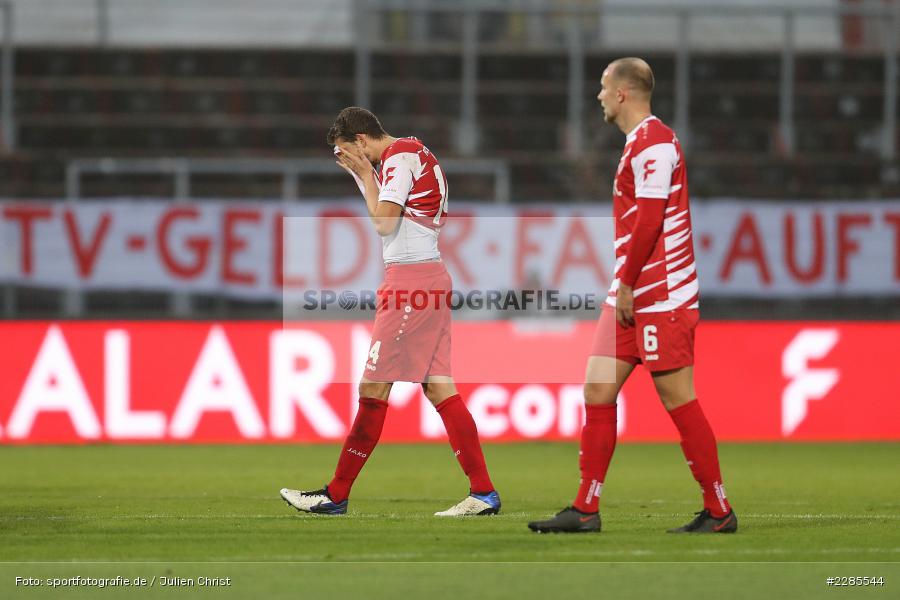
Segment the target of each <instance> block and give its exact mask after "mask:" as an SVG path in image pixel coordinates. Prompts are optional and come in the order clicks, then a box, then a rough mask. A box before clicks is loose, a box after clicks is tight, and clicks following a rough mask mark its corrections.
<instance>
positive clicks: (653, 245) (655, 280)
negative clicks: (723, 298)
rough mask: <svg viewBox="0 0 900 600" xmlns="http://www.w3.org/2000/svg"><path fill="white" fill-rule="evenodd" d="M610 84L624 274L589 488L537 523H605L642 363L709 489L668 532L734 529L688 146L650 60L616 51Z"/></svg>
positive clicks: (589, 412) (587, 396)
mask: <svg viewBox="0 0 900 600" xmlns="http://www.w3.org/2000/svg"><path fill="white" fill-rule="evenodd" d="M600 85H601V89H600V93H599V95H598V96H597V99H598V100H599V101H600V104H601V105H602V107H603V117H604V120H605V121H606V122H607V123H615V124H616V125H617V126H618V127H619V129H621V130H622V132H623V133H625V134H626V136H627V137H626V140H625V150H624V152H623V153H622V159H621V160H620V161H619V166H618V170H617V171H616V177H615V181H614V187H613V216H614V218H615V230H616V231H615V234H616V241H615V250H616V265H615V275H616V277H615V279H614V280H613V283H612V285H611V286H610V289H609V295H608V297H607V300H606V303H605V305H604V306H603V309H602V310H601V314H600V320H599V322H598V325H597V330H596V333H595V337H594V344H593V349H592V351H591V356H590V357H589V358H588V364H587V373H586V376H585V386H584V400H585V412H586V419H585V425H584V428H583V429H582V431H581V452H580V455H579V464H580V468H581V484H580V487H579V488H578V493H577V494H576V496H575V501H574V502H573V503H572V506H570V507H568V508H565V509H563V510H562V511H560V512H559V513H558V514H557V515H556V516H555V517H553V518H551V519H548V520H546V521H534V522H531V523H529V524H528V527H529V528H530V529H531V530H533V531H538V532H542V533H544V532H554V533H555V532H582V531H600V512H599V501H600V492H601V490H602V489H603V482H604V479H605V478H606V471H607V468H608V467H609V463H610V460H611V459H612V455H613V450H614V449H615V447H616V397H617V396H618V393H619V390H620V389H621V387H622V385H623V384H624V383H625V381H626V380H627V379H628V376H629V375H630V374H631V372H632V370H634V367H635V365H637V364H639V363H643V364H644V367H645V368H646V369H647V370H648V371H650V375H651V376H652V378H653V383H654V386H655V387H656V391H657V393H658V394H659V398H660V400H661V401H662V403H663V406H664V407H665V408H666V410H667V411H668V412H669V416H670V417H671V418H672V421H673V422H674V423H675V426H676V427H677V429H678V432H679V434H680V435H681V449H682V451H683V452H684V456H685V458H686V459H687V463H688V465H689V466H690V469H691V472H692V473H693V475H694V479H696V480H697V482H698V483H699V484H700V488H701V490H702V492H703V510H702V511H700V512H699V513H697V516H696V518H695V519H694V520H692V521H691V522H690V523H688V524H686V525H684V526H683V527H679V528H676V529H670V530H669V532H670V533H694V532H696V533H712V532H719V533H731V532H734V531H736V530H737V517H736V516H735V514H734V511H733V510H732V509H731V506H730V505H729V504H728V500H727V499H726V497H725V488H724V487H722V476H721V474H720V472H719V458H718V454H717V451H716V438H715V436H714V435H713V431H712V429H711V428H710V426H709V423H708V422H707V420H706V417H705V416H704V414H703V409H702V408H701V407H700V403H699V402H698V400H697V395H696V393H695V392H694V369H693V364H694V328H695V327H696V325H697V320H698V317H699V301H698V295H699V286H698V281H697V272H696V268H695V266H694V248H693V240H692V237H691V213H690V207H689V204H688V189H687V172H686V169H685V164H684V157H683V156H682V153H681V145H680V144H679V142H678V138H677V137H675V134H674V133H673V132H672V130H671V129H669V128H668V127H666V125H664V124H663V122H662V121H660V120H659V119H658V118H656V117H655V116H653V114H652V113H651V111H650V97H651V94H652V92H653V72H652V71H651V70H650V66H649V65H648V64H647V63H646V62H644V61H643V60H641V59H639V58H621V59H618V60H615V61H613V62H612V63H611V64H610V65H609V66H608V67H607V68H606V70H605V71H604V72H603V77H602V78H601V80H600Z"/></svg>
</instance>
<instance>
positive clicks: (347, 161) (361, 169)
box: [335, 148, 372, 179]
mask: <svg viewBox="0 0 900 600" xmlns="http://www.w3.org/2000/svg"><path fill="white" fill-rule="evenodd" d="M335 156H337V164H338V166H339V167H341V168H343V169H345V170H346V171H348V172H350V173H355V174H356V176H357V177H359V178H360V179H363V178H364V177H366V176H368V175H369V173H371V172H372V163H370V162H369V159H367V158H366V157H365V156H363V155H362V152H360V151H359V150H358V149H356V148H354V149H353V150H342V151H341V153H340V154H337V155H335Z"/></svg>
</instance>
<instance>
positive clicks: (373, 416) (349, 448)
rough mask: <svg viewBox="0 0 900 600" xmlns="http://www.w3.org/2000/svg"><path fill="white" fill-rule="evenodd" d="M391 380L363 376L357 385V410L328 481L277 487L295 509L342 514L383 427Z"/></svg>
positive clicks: (345, 510)
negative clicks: (304, 487) (308, 487)
mask: <svg viewBox="0 0 900 600" xmlns="http://www.w3.org/2000/svg"><path fill="white" fill-rule="evenodd" d="M392 385H393V384H391V383H384V382H379V381H370V380H368V379H365V378H363V380H362V381H361V382H360V384H359V410H358V411H357V413H356V417H355V418H354V420H353V425H352V426H351V427H350V433H348V434H347V437H346V439H345V440H344V446H343V447H342V448H341V454H340V456H338V462H337V467H336V468H335V471H334V477H333V478H332V479H331V481H330V482H329V483H328V485H326V486H325V487H323V488H322V489H319V490H313V491H300V490H290V489H283V490H281V497H282V498H284V500H285V501H286V502H288V504H290V505H291V506H293V507H294V508H296V509H298V510H302V511H305V512H312V513H321V514H344V513H346V512H347V504H348V498H349V497H350V489H351V488H352V487H353V482H354V481H356V478H357V477H358V476H359V472H360V471H361V470H362V468H363V466H364V465H365V464H366V461H367V460H368V459H369V457H370V456H371V455H372V451H373V450H375V446H376V445H377V444H378V440H379V438H380V437H381V430H382V429H383V428H384V419H385V416H386V415H387V408H388V397H389V396H390V393H391V386H392Z"/></svg>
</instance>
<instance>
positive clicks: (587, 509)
mask: <svg viewBox="0 0 900 600" xmlns="http://www.w3.org/2000/svg"><path fill="white" fill-rule="evenodd" d="M584 409H585V422H584V427H583V428H582V429H581V451H580V452H579V453H578V455H579V456H578V465H579V467H581V485H579V487H578V494H577V495H576V496H575V501H574V502H573V503H572V506H574V507H575V508H576V509H578V510H580V511H581V512H584V513H594V512H597V511H598V510H599V504H600V490H601V489H602V488H603V480H604V479H606V471H607V469H609V462H610V461H611V460H612V456H613V451H614V450H615V449H616V405H615V404H585V406H584Z"/></svg>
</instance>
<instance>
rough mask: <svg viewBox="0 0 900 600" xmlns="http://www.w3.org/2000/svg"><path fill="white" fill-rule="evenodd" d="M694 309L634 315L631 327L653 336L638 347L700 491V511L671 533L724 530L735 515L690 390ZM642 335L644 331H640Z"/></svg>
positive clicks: (729, 527)
mask: <svg viewBox="0 0 900 600" xmlns="http://www.w3.org/2000/svg"><path fill="white" fill-rule="evenodd" d="M697 318H698V314H697V312H696V311H695V310H685V311H673V312H672V313H666V314H661V315H659V314H657V315H637V318H636V326H637V327H638V328H639V329H640V328H648V329H649V331H650V335H652V336H654V339H653V340H652V341H651V342H650V343H649V344H648V345H646V346H645V347H642V351H643V352H645V353H652V355H653V360H647V359H650V358H651V356H650V355H645V356H644V359H645V362H646V363H647V365H648V366H649V367H650V370H651V376H652V377H653V384H654V386H655V387H656V392H657V394H658V395H659V399H660V400H661V401H662V403H663V406H664V407H665V408H666V410H667V411H668V413H669V416H670V417H671V418H672V421H673V422H674V423H675V426H676V427H677V428H678V433H679V435H680V437H681V449H682V451H683V452H684V457H685V459H686V460H687V463H688V465H689V466H690V468H691V473H692V474H693V475H694V479H696V480H697V483H699V484H700V488H701V490H702V491H703V510H702V511H701V512H700V513H698V517H697V518H696V519H694V520H693V521H692V522H691V523H689V524H687V525H685V526H684V527H680V528H678V529H674V530H671V531H672V532H678V533H682V532H723V533H730V532H733V531H735V530H736V529H737V517H736V516H735V515H734V512H733V511H732V510H731V506H730V505H729V503H728V500H727V498H726V497H725V488H724V487H723V486H722V475H721V470H720V468H719V454H718V450H717V448H716V437H715V434H714V433H713V430H712V428H711V427H710V425H709V421H707V419H706V415H705V414H704V413H703V409H702V407H701V406H700V402H699V401H698V400H697V393H696V391H695V390H694V367H693V364H694V328H695V326H696V324H697ZM644 337H647V336H644Z"/></svg>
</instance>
